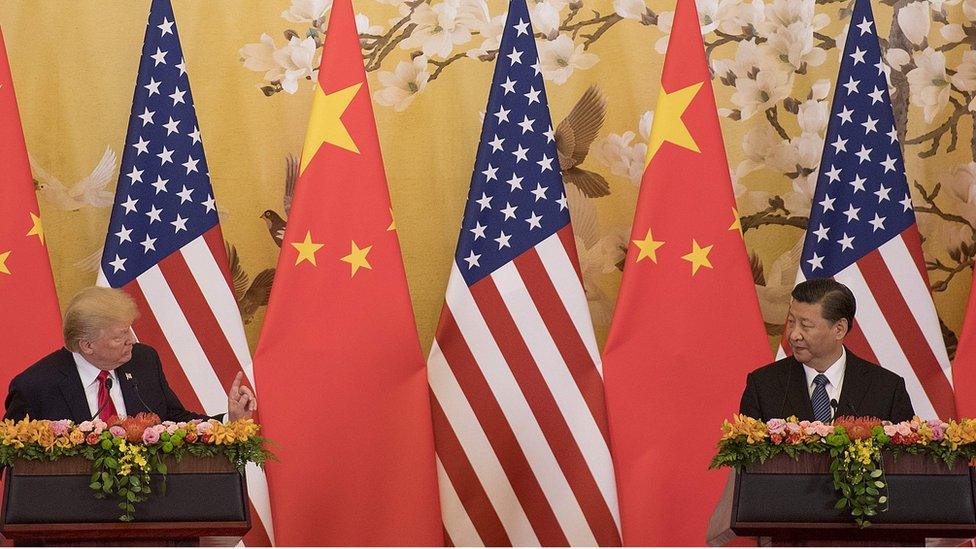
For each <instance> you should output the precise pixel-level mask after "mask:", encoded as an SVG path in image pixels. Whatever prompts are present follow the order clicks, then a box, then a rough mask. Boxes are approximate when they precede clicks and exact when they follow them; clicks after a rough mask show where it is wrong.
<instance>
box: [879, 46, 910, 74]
mask: <svg viewBox="0 0 976 549" xmlns="http://www.w3.org/2000/svg"><path fill="white" fill-rule="evenodd" d="M884 57H885V62H887V63H888V65H890V66H891V68H893V69H895V70H901V68H902V67H903V66H905V65H906V64H908V62H910V61H911V60H912V56H911V55H909V54H908V52H907V51H905V50H903V49H901V48H889V49H888V52H887V53H885V56H884Z"/></svg>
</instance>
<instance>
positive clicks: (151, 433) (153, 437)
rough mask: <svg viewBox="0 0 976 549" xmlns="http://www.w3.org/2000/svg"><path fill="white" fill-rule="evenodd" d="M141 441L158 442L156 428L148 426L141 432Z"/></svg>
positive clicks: (147, 442)
mask: <svg viewBox="0 0 976 549" xmlns="http://www.w3.org/2000/svg"><path fill="white" fill-rule="evenodd" d="M142 441H143V442H145V443H146V444H156V443H157V442H159V433H157V432H156V429H153V428H152V427H150V428H149V429H146V430H145V431H143V432H142Z"/></svg>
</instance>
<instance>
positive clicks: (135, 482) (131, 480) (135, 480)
mask: <svg viewBox="0 0 976 549" xmlns="http://www.w3.org/2000/svg"><path fill="white" fill-rule="evenodd" d="M129 484H131V485H132V486H133V487H135V486H139V477H129Z"/></svg>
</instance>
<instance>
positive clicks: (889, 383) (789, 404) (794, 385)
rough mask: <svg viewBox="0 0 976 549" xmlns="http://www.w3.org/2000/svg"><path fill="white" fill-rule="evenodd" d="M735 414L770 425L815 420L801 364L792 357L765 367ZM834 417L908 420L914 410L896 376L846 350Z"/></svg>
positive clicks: (748, 386) (753, 376) (748, 385)
mask: <svg viewBox="0 0 976 549" xmlns="http://www.w3.org/2000/svg"><path fill="white" fill-rule="evenodd" d="M739 413H740V414H745V415H747V416H749V417H753V418H757V419H762V420H763V421H769V420H770V419H773V418H784V419H785V418H787V417H789V416H791V415H795V416H796V417H797V418H799V419H800V420H804V419H806V420H810V421H813V419H814V417H813V404H812V403H811V402H810V393H809V391H808V389H807V377H806V375H805V374H804V373H803V365H802V364H800V363H799V362H798V361H797V360H796V359H795V358H793V357H792V356H789V357H786V358H784V359H782V360H777V361H776V362H774V363H772V364H769V365H767V366H763V367H762V368H759V369H758V370H755V371H753V372H752V373H751V374H749V376H748V377H747V378H746V390H745V391H744V392H743V393H742V403H741V404H739ZM834 415H835V416H873V417H877V418H880V419H886V420H889V421H893V422H896V423H897V422H900V421H906V420H909V419H912V416H914V415H915V411H914V409H913V408H912V401H911V399H910V398H909V396H908V391H907V390H906V389H905V380H903V379H902V378H901V376H899V375H898V374H895V373H894V372H891V371H889V370H885V369H884V368H882V367H881V366H878V365H877V364H872V363H870V362H868V361H866V360H864V359H862V358H860V357H858V356H857V355H855V354H854V353H852V352H851V351H850V350H849V349H848V350H847V369H846V370H845V371H844V381H843V385H842V388H841V393H840V402H839V403H838V406H837V410H836V411H835V413H834Z"/></svg>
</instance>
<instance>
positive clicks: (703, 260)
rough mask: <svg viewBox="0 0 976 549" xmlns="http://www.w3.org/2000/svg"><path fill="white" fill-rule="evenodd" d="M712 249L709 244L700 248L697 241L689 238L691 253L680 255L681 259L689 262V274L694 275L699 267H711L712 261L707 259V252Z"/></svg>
mask: <svg viewBox="0 0 976 549" xmlns="http://www.w3.org/2000/svg"><path fill="white" fill-rule="evenodd" d="M710 251H712V247H711V246H705V247H704V248H702V247H701V246H699V245H698V241H697V240H695V239H694V238H692V239H691V253H689V254H687V255H683V256H681V259H684V260H685V261H688V262H690V263H691V275H692V276H695V273H697V272H698V269H699V268H701V267H708V268H709V269H711V268H712V263H711V262H710V261H709V260H708V252H710Z"/></svg>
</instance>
